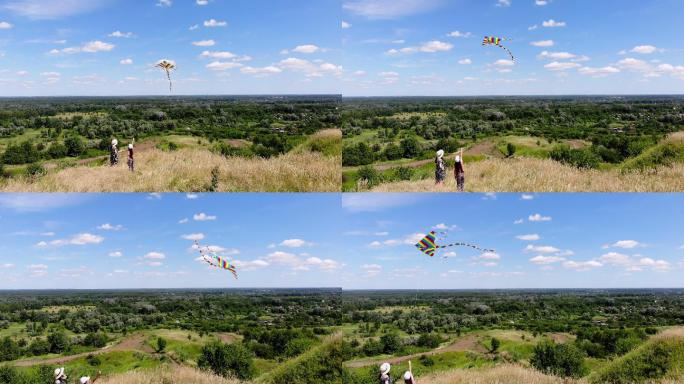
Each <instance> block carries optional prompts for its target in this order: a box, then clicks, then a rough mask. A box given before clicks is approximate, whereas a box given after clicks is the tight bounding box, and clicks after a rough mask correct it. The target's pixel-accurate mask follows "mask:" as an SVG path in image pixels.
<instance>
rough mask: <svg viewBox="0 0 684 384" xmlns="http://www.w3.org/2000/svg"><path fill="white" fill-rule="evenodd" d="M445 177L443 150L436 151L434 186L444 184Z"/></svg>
mask: <svg viewBox="0 0 684 384" xmlns="http://www.w3.org/2000/svg"><path fill="white" fill-rule="evenodd" d="M445 177H446V165H444V150H443V149H440V150H439V151H437V157H436V158H435V184H438V185H439V184H442V183H444V178H445Z"/></svg>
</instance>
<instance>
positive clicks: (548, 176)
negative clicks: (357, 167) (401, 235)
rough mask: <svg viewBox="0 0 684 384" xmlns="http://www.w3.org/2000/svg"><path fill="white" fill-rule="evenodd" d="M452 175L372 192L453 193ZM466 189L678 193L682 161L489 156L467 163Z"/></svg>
mask: <svg viewBox="0 0 684 384" xmlns="http://www.w3.org/2000/svg"><path fill="white" fill-rule="evenodd" d="M455 184H456V183H455V181H454V178H453V175H451V174H450V175H448V177H447V180H446V183H445V184H444V185H442V186H435V182H434V180H433V179H428V180H419V181H400V182H394V183H386V184H380V185H379V186H377V187H375V188H373V189H372V191H373V192H453V191H455V190H456V185H455ZM466 191H468V192H531V191H534V192H680V191H684V164H674V165H673V166H671V167H658V168H656V170H652V171H644V172H639V171H631V172H620V171H618V170H609V171H599V170H582V169H578V168H575V167H572V166H568V165H563V164H561V163H558V162H556V161H553V160H543V159H534V158H516V159H488V160H484V161H480V162H474V163H470V164H466Z"/></svg>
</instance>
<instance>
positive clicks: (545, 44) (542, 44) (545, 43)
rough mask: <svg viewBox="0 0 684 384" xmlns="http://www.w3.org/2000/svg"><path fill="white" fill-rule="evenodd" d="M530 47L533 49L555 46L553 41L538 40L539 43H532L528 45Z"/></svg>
mask: <svg viewBox="0 0 684 384" xmlns="http://www.w3.org/2000/svg"><path fill="white" fill-rule="evenodd" d="M530 45H533V46H535V47H553V46H554V45H555V43H554V41H553V40H540V41H533V42H531V43H530Z"/></svg>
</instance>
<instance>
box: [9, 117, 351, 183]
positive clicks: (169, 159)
mask: <svg viewBox="0 0 684 384" xmlns="http://www.w3.org/2000/svg"><path fill="white" fill-rule="evenodd" d="M340 140H341V135H340V133H339V131H337V130H327V131H321V132H319V133H317V134H314V135H312V136H311V137H309V138H307V140H306V141H305V142H304V143H302V144H300V146H299V147H298V148H295V150H293V151H292V152H291V153H287V154H284V155H281V156H277V157H273V158H269V159H264V158H259V157H255V158H244V157H224V156H222V155H219V154H216V153H214V152H211V151H209V150H203V149H193V148H181V149H179V150H176V151H164V150H160V149H158V148H151V149H149V150H147V151H143V152H139V153H138V154H137V155H136V171H135V173H131V172H129V171H128V169H127V166H126V164H125V159H122V162H121V163H120V164H119V166H117V167H114V168H111V167H109V166H107V165H96V166H75V167H68V168H63V169H55V170H48V171H47V174H45V175H43V176H39V177H37V178H30V177H27V176H23V177H17V178H11V179H8V180H5V181H4V182H3V181H0V191H3V192H10V191H22V192H189V191H197V192H199V191H210V190H215V191H226V192H231V191H259V192H262V191H263V192H304V191H312V192H336V191H339V190H340V173H341V166H340V157H339V154H338V152H339V143H340Z"/></svg>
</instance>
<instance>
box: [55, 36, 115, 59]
mask: <svg viewBox="0 0 684 384" xmlns="http://www.w3.org/2000/svg"><path fill="white" fill-rule="evenodd" d="M114 47H115V45H114V44H110V43H106V42H104V41H100V40H95V41H89V42H87V43H85V44H83V45H81V46H79V47H67V48H62V49H57V48H55V49H53V50H51V51H50V52H48V53H50V54H51V55H60V54H67V55H71V54H75V53H82V52H85V53H97V52H109V51H111V50H113V49H114Z"/></svg>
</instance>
